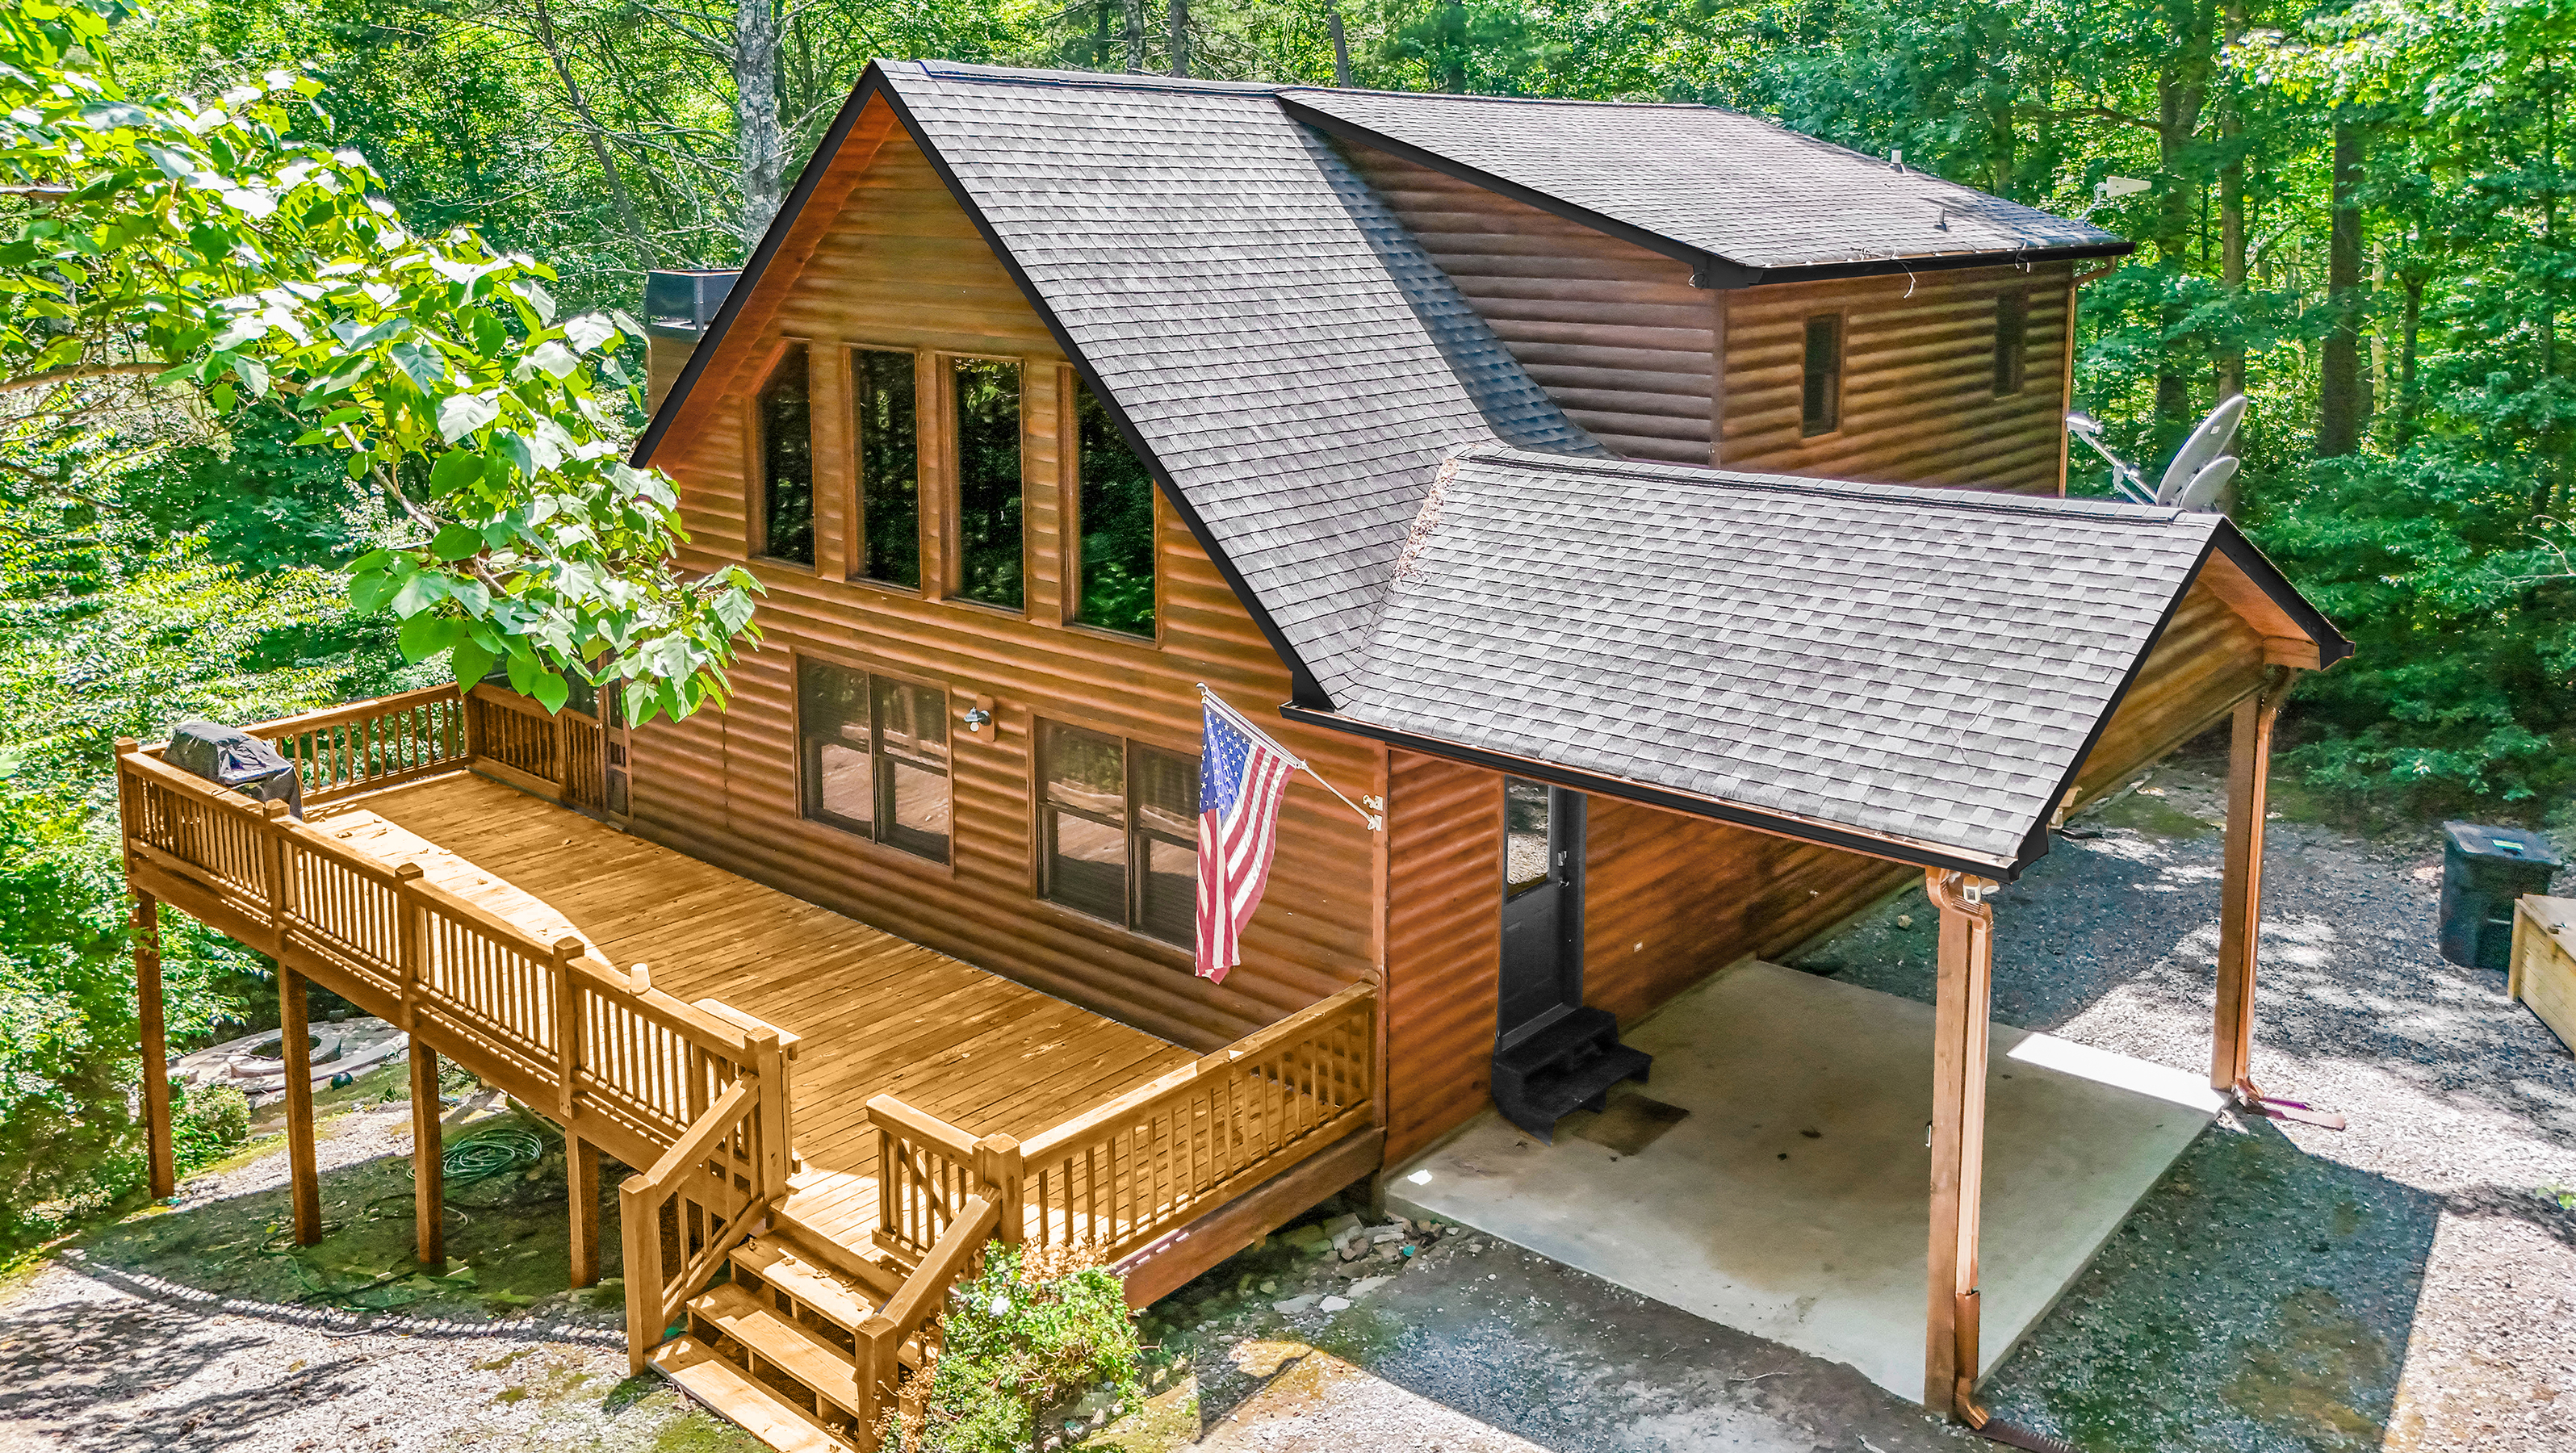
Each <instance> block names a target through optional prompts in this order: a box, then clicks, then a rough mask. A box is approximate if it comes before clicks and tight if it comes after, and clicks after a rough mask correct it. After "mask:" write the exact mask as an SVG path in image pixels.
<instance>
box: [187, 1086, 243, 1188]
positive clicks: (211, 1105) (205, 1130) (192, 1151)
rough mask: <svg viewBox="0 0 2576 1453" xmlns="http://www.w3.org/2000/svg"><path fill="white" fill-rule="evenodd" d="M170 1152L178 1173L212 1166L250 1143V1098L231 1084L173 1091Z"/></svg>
mask: <svg viewBox="0 0 2576 1453" xmlns="http://www.w3.org/2000/svg"><path fill="white" fill-rule="evenodd" d="M174 1093H176V1095H177V1101H176V1103H174V1104H173V1105H172V1106H171V1107H170V1149H171V1153H172V1155H173V1158H174V1159H175V1160H176V1161H177V1163H178V1168H179V1174H181V1175H183V1176H184V1175H187V1174H189V1173H190V1172H192V1171H196V1170H200V1169H203V1168H204V1167H206V1166H210V1165H212V1164H214V1163H215V1162H216V1161H219V1160H221V1159H223V1158H224V1157H225V1156H227V1155H230V1154H232V1153H233V1152H234V1151H236V1150H239V1149H241V1148H242V1147H243V1146H244V1145H247V1144H249V1143H250V1097H249V1096H248V1095H245V1094H243V1093H242V1092H241V1090H240V1089H239V1088H237V1087H235V1086H232V1085H222V1084H216V1085H199V1086H198V1087H197V1088H195V1089H193V1090H184V1091H177V1092H174Z"/></svg>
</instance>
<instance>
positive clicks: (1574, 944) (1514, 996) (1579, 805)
mask: <svg viewBox="0 0 2576 1453" xmlns="http://www.w3.org/2000/svg"><path fill="white" fill-rule="evenodd" d="M1503 842H1504V849H1503V864H1504V866H1503V965H1502V986H1501V988H1502V992H1501V999H1502V1002H1501V1005H1500V1006H1499V1007H1500V1011H1501V1012H1500V1015H1499V1032H1500V1033H1501V1034H1502V1035H1503V1036H1505V1037H1508V1036H1509V1035H1510V1034H1511V1032H1512V1031H1513V1030H1515V1029H1518V1028H1520V1027H1521V1026H1522V1025H1525V1024H1527V1023H1529V1022H1530V1021H1531V1020H1533V1019H1535V1018H1537V1017H1538V1016H1540V1015H1542V1014H1544V1013H1546V1012H1547V1011H1548V1010H1550V1009H1553V1008H1555V1007H1556V1006H1558V1005H1560V1004H1568V1005H1571V1004H1580V1003H1582V1002H1583V794H1582V793H1580V792H1569V791H1567V790H1566V789H1565V788H1562V787H1550V786H1547V785H1546V784H1545V783H1540V782H1528V781H1524V780H1522V779H1521V778H1518V777H1506V778H1504V779H1503Z"/></svg>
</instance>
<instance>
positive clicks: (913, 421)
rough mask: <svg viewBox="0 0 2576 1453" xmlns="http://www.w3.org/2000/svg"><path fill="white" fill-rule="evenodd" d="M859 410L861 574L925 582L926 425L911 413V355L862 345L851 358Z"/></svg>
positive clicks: (913, 583)
mask: <svg viewBox="0 0 2576 1453" xmlns="http://www.w3.org/2000/svg"><path fill="white" fill-rule="evenodd" d="M850 384H851V390H852V392H853V393H855V394H856V395H857V404H858V411H859V508H860V510H861V511H862V512H863V514H864V516H865V519H866V523H867V538H866V539H865V540H863V541H861V542H860V557H859V573H860V574H862V575H864V576H866V577H867V578H868V579H870V580H883V581H887V582H889V583H891V584H894V585H909V586H914V587H918V586H919V585H920V584H921V425H920V417H919V415H917V414H916V413H915V412H914V411H913V386H912V385H913V359H912V355H911V354H909V353H886V352H883V351H880V350H878V349H874V348H862V349H860V350H858V352H857V353H856V354H854V355H853V356H852V360H851V369H850Z"/></svg>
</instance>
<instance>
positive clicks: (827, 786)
mask: <svg viewBox="0 0 2576 1453" xmlns="http://www.w3.org/2000/svg"><path fill="white" fill-rule="evenodd" d="M796 731H797V736H798V738H799V740H800V741H801V742H802V743H803V747H804V784H803V786H804V796H805V815H806V816H807V817H810V818H813V819H815V820H816V821H818V822H828V823H831V824H833V825H834V826H836V827H844V828H848V829H849V830H850V831H852V832H859V833H865V832H868V831H869V830H870V826H871V824H872V822H873V820H874V817H875V807H876V794H875V792H874V791H872V790H871V788H872V787H873V783H872V782H871V781H870V779H869V770H868V764H869V754H868V678H867V677H866V676H865V675H863V674H861V673H859V672H856V671H852V670H849V669H847V668H846V667H841V666H834V665H830V664H828V663H826V662H822V661H800V662H798V663H797V666H796Z"/></svg>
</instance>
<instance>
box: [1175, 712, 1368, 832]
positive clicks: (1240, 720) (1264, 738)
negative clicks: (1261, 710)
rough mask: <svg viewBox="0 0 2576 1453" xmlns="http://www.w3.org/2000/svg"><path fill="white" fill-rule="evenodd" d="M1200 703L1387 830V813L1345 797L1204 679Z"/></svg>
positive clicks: (1362, 816)
mask: <svg viewBox="0 0 2576 1453" xmlns="http://www.w3.org/2000/svg"><path fill="white" fill-rule="evenodd" d="M1199 703H1200V704H1201V705H1202V706H1212V707H1214V708H1216V709H1217V710H1218V711H1219V712H1221V713H1223V714H1224V716H1225V719H1226V720H1227V721H1230V722H1232V723H1234V725H1235V728H1236V729H1237V730H1239V731H1245V732H1249V733H1251V734H1252V735H1253V736H1255V737H1257V738H1259V739H1260V741H1261V743H1262V745H1264V746H1267V747H1268V748H1270V750H1272V751H1274V752H1277V753H1278V754H1279V755H1281V756H1283V757H1286V758H1287V759H1288V764H1289V765H1290V766H1292V767H1294V768H1296V769H1297V770H1298V771H1300V772H1303V773H1305V774H1306V775H1307V776H1309V777H1312V778H1314V779H1315V780H1316V781H1317V782H1319V783H1322V784H1323V788H1324V790H1325V791H1327V792H1330V793H1331V794H1333V795H1334V796H1335V797H1341V799H1342V805H1343V806H1344V807H1347V808H1349V809H1350V810H1351V811H1353V812H1356V813H1358V814H1359V815H1360V820H1361V821H1363V822H1365V823H1367V824H1368V830H1369V831H1371V832H1383V831H1384V830H1385V829H1386V819H1385V818H1384V817H1381V816H1380V815H1378V814H1377V813H1374V812H1371V811H1369V810H1368V809H1367V808H1365V807H1362V806H1360V805H1359V804H1358V803H1356V802H1353V801H1352V800H1350V799H1349V798H1347V797H1342V789H1340V788H1339V787H1336V786H1334V785H1333V784H1332V783H1330V782H1325V781H1324V774H1323V773H1321V772H1318V771H1316V770H1315V769H1314V768H1312V767H1309V766H1307V765H1306V759H1305V758H1303V757H1300V756H1298V755H1297V754H1296V753H1295V752H1292V751H1290V750H1288V749H1287V748H1286V747H1283V746H1281V745H1280V744H1279V741H1278V739H1277V738H1276V737H1273V736H1271V735H1270V733H1268V732H1265V731H1263V730H1262V729H1261V728H1259V727H1257V726H1254V725H1253V724H1252V719H1251V718H1250V717H1247V716H1245V715H1244V714H1243V713H1242V712H1239V711H1237V710H1235V709H1234V708H1233V707H1232V706H1231V705H1228V704H1227V702H1226V699H1225V698H1224V697H1222V696H1219V695H1217V694H1216V693H1215V692H1213V691H1210V690H1209V689H1208V684H1207V683H1206V682H1204V681H1202V682H1200V683H1199Z"/></svg>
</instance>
